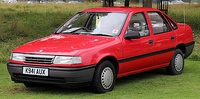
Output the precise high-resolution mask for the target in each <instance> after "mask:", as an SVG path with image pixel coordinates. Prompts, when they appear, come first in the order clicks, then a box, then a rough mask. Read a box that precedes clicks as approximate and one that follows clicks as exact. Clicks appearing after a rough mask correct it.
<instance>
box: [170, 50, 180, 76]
mask: <svg viewBox="0 0 200 99" xmlns="http://www.w3.org/2000/svg"><path fill="white" fill-rule="evenodd" d="M183 68H184V57H183V52H182V51H181V50H180V49H176V50H175V52H174V56H173V57H172V60H171V62H170V65H169V66H168V68H167V70H168V73H169V74H171V75H178V74H181V73H182V72H183Z"/></svg>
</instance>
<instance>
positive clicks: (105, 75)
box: [91, 61, 116, 93]
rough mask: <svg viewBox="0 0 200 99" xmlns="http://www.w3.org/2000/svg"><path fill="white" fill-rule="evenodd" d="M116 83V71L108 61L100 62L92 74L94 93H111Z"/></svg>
mask: <svg viewBox="0 0 200 99" xmlns="http://www.w3.org/2000/svg"><path fill="white" fill-rule="evenodd" d="M115 81H116V71H115V68H114V66H113V64H112V63H111V62H110V61H103V62H101V63H100V64H99V65H98V66H97V68H96V70H95V73H94V77H93V81H92V85H91V87H92V89H93V92H95V93H105V92H109V91H112V90H113V88H114V85H115Z"/></svg>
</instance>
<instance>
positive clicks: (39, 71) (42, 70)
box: [23, 67, 49, 76]
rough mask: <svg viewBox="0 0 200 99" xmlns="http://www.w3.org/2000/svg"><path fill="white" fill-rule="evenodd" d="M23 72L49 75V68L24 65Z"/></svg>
mask: <svg viewBox="0 0 200 99" xmlns="http://www.w3.org/2000/svg"><path fill="white" fill-rule="evenodd" d="M23 74H27V75H37V76H48V74H49V70H48V69H46V68H32V67H23Z"/></svg>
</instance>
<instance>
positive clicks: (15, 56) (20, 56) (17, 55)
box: [11, 53, 25, 61]
mask: <svg viewBox="0 0 200 99" xmlns="http://www.w3.org/2000/svg"><path fill="white" fill-rule="evenodd" d="M11 60H15V61H24V60H25V57H24V54H20V53H12V55H11Z"/></svg>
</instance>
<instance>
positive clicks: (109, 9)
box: [81, 7, 159, 13]
mask: <svg viewBox="0 0 200 99" xmlns="http://www.w3.org/2000/svg"><path fill="white" fill-rule="evenodd" d="M142 11H159V10H158V9H154V8H145V7H99V8H89V9H86V10H83V11H81V12H124V13H130V12H142Z"/></svg>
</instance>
